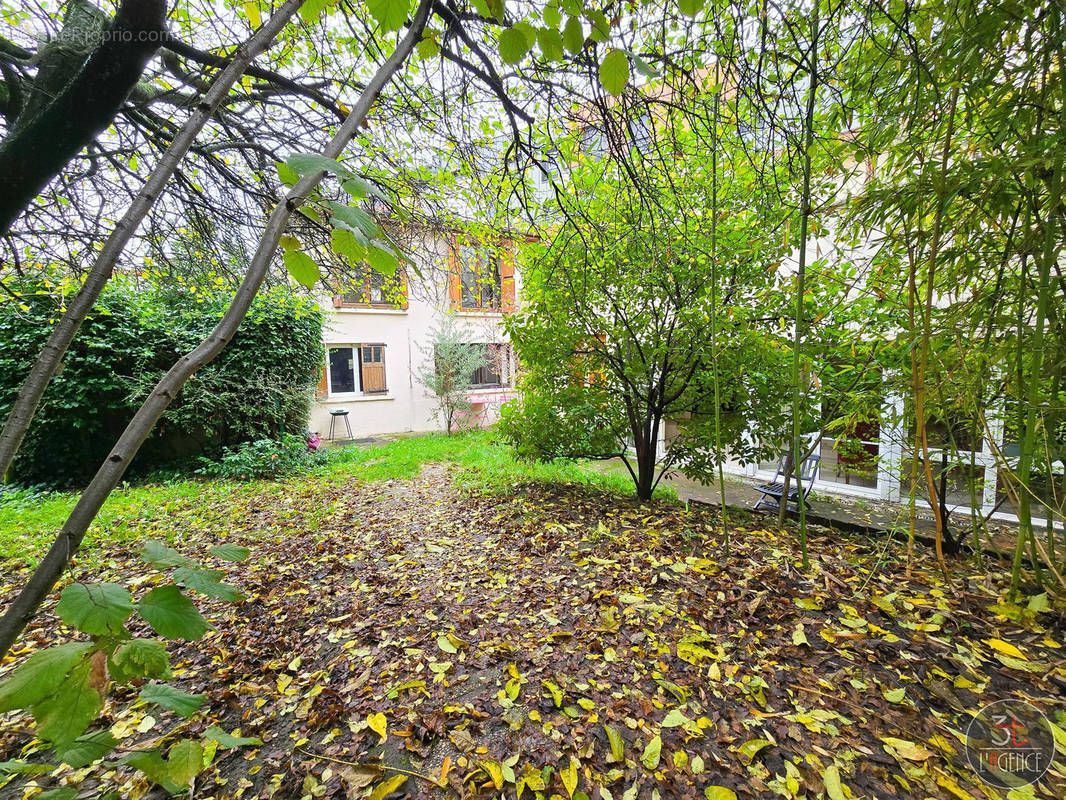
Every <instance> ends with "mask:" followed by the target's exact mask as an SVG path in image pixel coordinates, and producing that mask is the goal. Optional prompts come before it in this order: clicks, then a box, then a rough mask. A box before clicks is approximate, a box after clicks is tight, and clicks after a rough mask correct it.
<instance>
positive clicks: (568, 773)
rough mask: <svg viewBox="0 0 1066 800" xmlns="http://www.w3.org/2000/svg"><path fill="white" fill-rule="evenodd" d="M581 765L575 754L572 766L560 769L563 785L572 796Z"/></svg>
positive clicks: (571, 758)
mask: <svg viewBox="0 0 1066 800" xmlns="http://www.w3.org/2000/svg"><path fill="white" fill-rule="evenodd" d="M580 765H581V762H580V761H578V760H577V759H576V758H574V757H573V756H570V766H568V767H567V768H566V769H562V770H559V777H560V778H562V779H563V786H565V787H566V793H567V794H568V795H570V796H571V797H573V796H574V790H575V789H577V768H578V767H579V766H580ZM497 788H499V787H497Z"/></svg>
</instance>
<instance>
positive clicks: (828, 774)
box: [822, 764, 847, 800]
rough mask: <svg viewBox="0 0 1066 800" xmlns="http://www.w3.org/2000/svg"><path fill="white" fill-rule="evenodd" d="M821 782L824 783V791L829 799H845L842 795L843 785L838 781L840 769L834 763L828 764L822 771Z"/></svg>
mask: <svg viewBox="0 0 1066 800" xmlns="http://www.w3.org/2000/svg"><path fill="white" fill-rule="evenodd" d="M822 783H824V784H825V793H826V795H827V796H828V797H829V800H847V798H846V797H845V795H844V787H843V786H842V785H841V783H840V770H839V769H837V765H836V764H830V765H829V766H828V767H826V768H825V772H823V773H822Z"/></svg>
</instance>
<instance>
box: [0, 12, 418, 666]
mask: <svg viewBox="0 0 1066 800" xmlns="http://www.w3.org/2000/svg"><path fill="white" fill-rule="evenodd" d="M432 4H433V0H420V3H419V5H418V9H417V10H416V12H415V15H414V17H413V19H412V21H411V25H410V27H409V28H408V31H407V33H406V34H405V35H404V37H403V39H402V40H401V41H400V43H399V44H398V45H397V46H396V49H395V50H394V51H393V52H392V55H390V56H389V58H388V59H386V61H385V62H384V63H383V64H382V65H381V66H380V67H379V68H378V70H377V71H376V72H375V73H374V76H373V77H372V78H371V79H370V81H369V82H368V83H367V85H366V88H365V89H363V92H362V94H361V95H360V97H359V100H358V101H357V102H356V103H355V105H354V106H353V107H352V111H351V113H350V114H349V115H348V118H347V119H346V120H345V121H344V123H343V124H342V125H341V126H340V128H338V130H337V133H336V134H335V135H334V137H333V138H332V139H331V140H330V142H329V144H328V145H326V147H325V149H324V150H323V151H322V154H323V155H324V156H326V157H327V158H331V159H336V158H338V157H339V156H340V155H341V153H342V152H343V151H344V148H345V146H346V145H347V144H348V142H349V141H351V139H352V137H353V136H354V135H355V134H356V133H357V131H358V129H359V127H360V125H362V123H363V121H364V120H365V119H366V116H367V113H368V112H369V111H370V107H371V105H372V104H373V103H374V100H375V99H376V98H377V95H378V93H379V92H380V91H381V90H382V89H383V88H384V87H385V85H386V84H387V83H388V82H389V80H391V78H392V76H393V74H394V73H395V72H396V70H397V69H399V67H400V66H401V65H402V64H403V63H404V62H405V61H406V60H407V57H408V56H409V55H410V54H411V51H412V50H413V49H414V46H415V44H417V43H418V41H419V39H420V38H421V36H422V31H423V29H424V28H425V26H426V21H427V20H428V18H429V10H430V7H431V6H432ZM322 178H323V173H321V172H319V173H317V174H311V175H305V176H304V177H302V178H301V179H300V180H299V181H298V182H297V183H296V185H295V186H293V187H292V189H291V190H290V191H289V192H288V194H286V196H285V198H284V199H283V200H282V201H281V202H280V203H278V204H277V205H276V206H275V207H274V211H273V212H272V213H271V215H270V218H269V219H268V220H267V224H266V228H265V230H264V231H263V235H262V238H261V239H260V241H259V247H258V248H257V249H256V252H255V255H254V256H253V257H252V262H251V264H250V265H249V267H248V273H247V274H246V275H245V277H244V280H243V281H242V282H241V285H240V288H238V289H237V293H236V295H235V296H234V298H233V302H232V303H230V306H229V308H228V309H226V313H225V315H224V316H223V317H222V319H221V320H220V321H219V323H218V325H216V326H215V329H214V330H213V331H211V334H210V335H209V336H208V337H207V338H206V339H205V340H204V341H203V342H201V343H200V344H199V345H197V346H196V347H195V348H194V349H193V350H192V351H190V352H189V353H187V354H186V355H185V356H183V357H182V358H181V359H180V360H179V361H178V362H177V363H176V364H175V365H174V366H173V367H171V368H170V371H169V372H167V374H166V375H164V376H163V378H162V379H161V380H160V381H159V383H158V384H156V386H155V388H154V389H153V390H152V393H151V394H150V395H149V396H148V398H147V399H146V400H145V401H144V403H143V404H142V405H141V407H140V408H139V409H138V410H137V413H136V414H134V416H133V419H132V420H130V423H129V425H127V426H126V430H125V431H123V433H122V435H121V436H120V437H119V440H118V442H117V443H116V444H115V447H114V448H113V449H112V450H111V453H110V455H108V457H107V459H106V460H105V461H104V463H103V464H102V465H101V466H100V468H99V469H98V470H97V472H96V475H95V476H93V479H92V481H91V482H90V483H89V485H88V486H87V487H86V489H85V491H84V492H82V495H81V497H80V498H79V499H78V503H77V505H76V506H75V507H74V510H73V511H71V512H70V516H69V517H68V518H67V521H66V523H65V524H64V525H63V528H62V530H61V531H60V532H59V535H58V536H57V537H56V539H55V541H54V542H53V543H52V547H51V548H50V549H49V551H48V553H47V555H45V557H44V558H43V559H42V560H41V562H40V564H38V566H37V569H35V570H34V572H33V575H32V576H30V580H29V581H28V582H27V584H26V585H25V586H24V587H23V588H22V590H21V591H20V592H19V594H18V595H17V596H16V597H15V599H14V600H13V601H12V603H11V605H9V606H8V608H7V611H6V612H5V613H4V616H3V617H2V618H0V659H2V658H3V657H5V656H6V655H7V653H8V651H9V650H10V649H11V645H12V644H14V642H15V639H16V638H17V637H18V635H19V633H20V632H21V631H22V629H23V628H25V626H26V624H27V623H28V622H29V621H30V620H31V619H32V618H33V616H34V615H35V614H36V613H37V609H38V608H40V605H41V603H43V602H44V599H45V598H46V597H47V596H48V593H49V592H51V591H52V589H53V587H54V586H55V584H56V581H57V580H59V577H60V575H62V573H63V570H64V569H65V568H66V566H67V564H68V563H69V562H70V559H71V557H72V556H73V555H74V553H76V552H77V550H78V547H79V546H80V545H81V542H82V539H83V538H84V537H85V532H86V530H87V529H88V527H89V525H90V524H91V523H92V521H93V520H94V519H95V518H96V515H97V513H99V511H100V507H101V506H102V505H103V504H104V501H105V500H107V498H108V496H109V495H110V494H111V492H112V490H113V489H114V488H115V486H117V485H118V482H119V481H120V480H121V479H122V475H123V473H125V471H126V468H127V467H128V466H129V463H130V461H131V460H132V459H133V457H134V456H136V455H137V451H138V450H139V449H140V447H141V445H142V444H143V443H144V440H145V439H146V438H147V437H148V434H149V433H150V432H151V430H152V428H153V427H154V426H155V423H156V422H157V421H158V420H159V418H160V417H161V416H162V415H163V412H164V411H165V410H166V409H167V406H169V405H170V403H171V401H172V400H173V399H174V397H175V396H176V395H177V393H178V392H179V391H181V387H182V386H184V384H185V382H186V381H187V380H188V379H189V378H190V377H192V375H193V374H194V373H195V372H196V371H197V370H199V369H201V368H202V367H203V366H204V365H206V364H208V363H210V362H211V361H212V360H213V359H214V358H215V357H216V356H217V355H218V354H219V353H220V352H221V351H222V349H223V348H224V347H225V346H226V344H227V343H228V342H229V341H230V339H232V338H233V335H234V334H235V333H236V332H237V328H238V327H239V326H240V324H241V321H242V320H243V319H244V317H245V315H246V314H247V313H248V308H249V306H251V304H252V301H253V300H254V299H255V295H256V293H257V292H258V291H259V287H260V286H262V284H263V280H264V279H265V278H266V275H267V272H268V270H269V268H270V264H271V261H272V259H273V257H274V253H275V252H276V251H277V248H278V243H279V241H280V240H281V237H282V234H283V233H284V231H285V228H286V225H287V224H288V221H289V218H290V217H291V216H292V214H293V213H294V212H295V211H296V209H297V208H298V207H299V206H300V204H301V203H303V202H304V200H305V199H306V198H307V195H308V194H309V193H310V192H311V190H312V189H314V188H315V187H316V186H318V184H319V183H320V182H321V181H322Z"/></svg>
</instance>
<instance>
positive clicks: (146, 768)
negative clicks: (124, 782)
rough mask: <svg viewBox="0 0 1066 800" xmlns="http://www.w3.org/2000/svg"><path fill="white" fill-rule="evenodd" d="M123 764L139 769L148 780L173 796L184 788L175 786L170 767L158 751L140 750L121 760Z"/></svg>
mask: <svg viewBox="0 0 1066 800" xmlns="http://www.w3.org/2000/svg"><path fill="white" fill-rule="evenodd" d="M121 763H123V764H129V765H130V766H131V767H133V768H134V769H139V770H140V771H141V772H143V773H144V774H145V775H147V776H148V779H149V780H151V781H153V782H155V783H158V784H159V785H160V786H162V787H163V788H164V789H166V790H167V791H168V792H170V793H171V794H177V793H178V792H179V791H181V789H182V787H181V786H179V785H177V784H175V783H174V781H173V780H172V778H171V777H170V765H169V764H168V763H167V762H166V761H164V760H163V757H162V756H161V755H159V751H157V750H139V751H138V752H136V753H130V754H129V755H128V756H124V757H123V758H122V759H121Z"/></svg>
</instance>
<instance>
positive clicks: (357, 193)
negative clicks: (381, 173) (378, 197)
mask: <svg viewBox="0 0 1066 800" xmlns="http://www.w3.org/2000/svg"><path fill="white" fill-rule="evenodd" d="M341 188H342V189H344V191H345V192H347V193H348V194H349V195H350V196H352V197H354V198H355V199H356V200H362V199H363V198H364V197H366V196H367V195H368V194H376V192H374V189H373V187H372V186H371V185H370V184H369V183H368V182H367V181H365V180H363V179H362V178H360V177H359V176H358V175H353V176H352V177H350V178H349V179H348V180H346V181H345V182H344V183H342V184H341Z"/></svg>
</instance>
